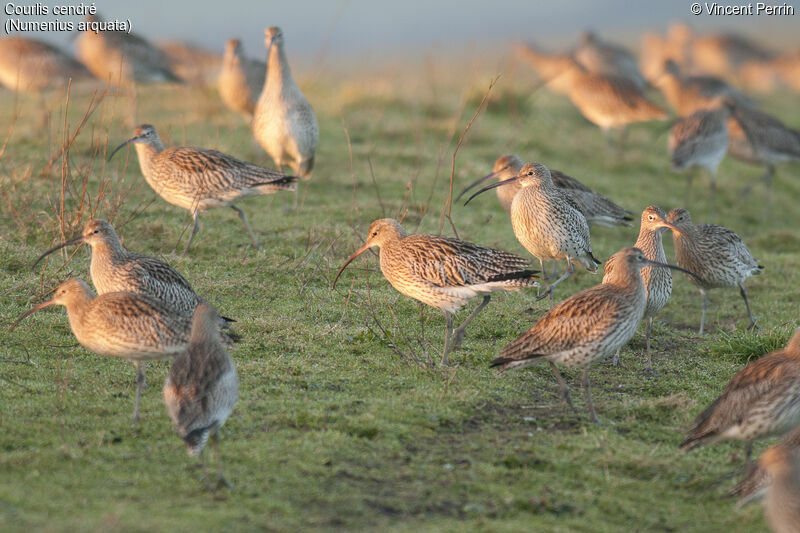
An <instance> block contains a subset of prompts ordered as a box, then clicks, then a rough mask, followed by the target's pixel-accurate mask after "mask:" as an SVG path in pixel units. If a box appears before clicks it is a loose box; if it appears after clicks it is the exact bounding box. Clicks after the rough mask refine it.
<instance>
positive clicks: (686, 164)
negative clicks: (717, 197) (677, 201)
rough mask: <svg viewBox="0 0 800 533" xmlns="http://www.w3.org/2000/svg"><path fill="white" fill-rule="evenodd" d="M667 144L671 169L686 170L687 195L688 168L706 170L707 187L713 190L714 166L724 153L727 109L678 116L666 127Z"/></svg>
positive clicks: (717, 164)
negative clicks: (707, 176)
mask: <svg viewBox="0 0 800 533" xmlns="http://www.w3.org/2000/svg"><path fill="white" fill-rule="evenodd" d="M667 147H668V148H669V159H670V166H671V168H672V170H673V171H675V172H683V171H685V170H689V172H688V173H687V175H686V177H687V187H686V188H687V195H688V192H689V189H690V187H691V182H692V178H693V176H692V171H693V170H692V167H701V168H705V169H706V170H708V172H709V173H710V174H711V189H712V190H713V189H715V183H714V180H715V176H716V175H717V169H718V168H719V164H720V163H721V162H722V159H723V158H724V157H725V154H726V153H727V152H728V111H727V108H725V107H722V108H719V109H701V110H699V111H695V112H694V113H692V114H691V115H689V116H686V117H681V118H679V119H678V120H677V121H676V122H675V124H674V125H673V126H672V129H670V132H669V138H668V140H667Z"/></svg>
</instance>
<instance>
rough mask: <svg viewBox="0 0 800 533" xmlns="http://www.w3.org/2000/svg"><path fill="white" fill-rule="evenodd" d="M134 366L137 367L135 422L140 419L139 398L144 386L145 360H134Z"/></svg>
mask: <svg viewBox="0 0 800 533" xmlns="http://www.w3.org/2000/svg"><path fill="white" fill-rule="evenodd" d="M133 366H135V367H136V401H135V402H134V404H133V423H134V424H135V423H136V422H138V421H139V400H140V399H141V398H142V389H143V388H144V382H145V377H144V370H145V362H144V361H134V362H133Z"/></svg>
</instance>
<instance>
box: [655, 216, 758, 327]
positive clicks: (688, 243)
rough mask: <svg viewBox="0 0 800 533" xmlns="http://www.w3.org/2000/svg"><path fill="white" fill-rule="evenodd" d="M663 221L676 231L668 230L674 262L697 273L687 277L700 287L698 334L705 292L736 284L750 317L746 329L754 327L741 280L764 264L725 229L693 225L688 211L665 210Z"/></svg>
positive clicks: (702, 325)
mask: <svg viewBox="0 0 800 533" xmlns="http://www.w3.org/2000/svg"><path fill="white" fill-rule="evenodd" d="M667 222H669V223H670V224H672V225H674V226H675V227H676V228H677V229H678V230H679V231H673V232H672V239H673V241H674V244H675V259H676V260H677V263H678V265H680V266H681V267H683V268H685V269H687V270H691V271H692V272H695V273H696V274H697V275H698V276H699V277H691V278H690V280H691V281H692V283H694V284H695V285H696V286H697V287H698V288H699V289H700V295H701V296H702V298H703V314H702V315H701V317H700V335H702V334H703V328H704V325H705V322H706V310H707V308H708V298H707V297H706V291H707V290H709V289H714V288H719V287H739V292H740V294H741V295H742V299H743V300H744V305H745V307H746V308H747V314H748V316H749V317H750V326H749V327H748V328H747V329H748V330H752V329H755V328H756V319H755V317H754V316H753V312H752V311H751V310H750V302H748V301H747V290H745V288H744V285H743V284H742V283H743V282H744V280H746V279H747V278H749V277H750V276H757V275H758V274H761V272H762V271H763V270H764V267H762V266H761V265H759V264H758V262H757V261H756V260H755V258H753V256H752V255H751V254H750V250H748V249H747V246H745V244H744V242H742V238H741V237H739V236H738V235H737V234H736V233H734V232H733V231H731V230H729V229H728V228H725V227H723V226H717V225H716V224H699V225H695V224H694V223H692V218H691V216H690V215H689V211H687V210H686V209H683V208H676V209H673V210H672V211H670V212H669V213H667Z"/></svg>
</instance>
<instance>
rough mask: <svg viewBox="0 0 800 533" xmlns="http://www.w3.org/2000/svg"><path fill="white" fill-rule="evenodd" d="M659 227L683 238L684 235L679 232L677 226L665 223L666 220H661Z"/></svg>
mask: <svg viewBox="0 0 800 533" xmlns="http://www.w3.org/2000/svg"><path fill="white" fill-rule="evenodd" d="M659 227H661V228H666V229H668V230H671V231H672V232H673V233H677V234H678V235H681V236H685V235H686V234H685V233H684V232H682V231H681V229H680V228H679V227H678V226H676V225H675V224H672V223H670V222H667V221H666V220H661V221H660V224H659Z"/></svg>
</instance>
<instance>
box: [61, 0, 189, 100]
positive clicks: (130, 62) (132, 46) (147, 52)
mask: <svg viewBox="0 0 800 533" xmlns="http://www.w3.org/2000/svg"><path fill="white" fill-rule="evenodd" d="M85 23H86V24H87V29H86V31H83V32H81V34H80V36H79V37H78V40H77V43H76V46H77V51H78V54H77V55H78V59H80V60H81V62H83V64H84V65H86V67H87V68H88V69H89V70H90V71H91V72H92V74H94V75H95V77H96V78H98V79H100V80H102V81H105V82H108V83H110V84H111V85H116V86H128V85H131V84H133V83H134V82H141V83H152V82H180V81H181V79H180V78H178V76H176V75H175V73H174V72H173V71H172V69H171V68H170V66H169V61H168V59H167V57H166V56H165V54H164V53H163V52H162V51H161V50H159V49H158V48H156V47H155V46H153V45H152V44H150V43H149V42H147V41H146V40H145V39H143V38H141V37H139V36H138V35H135V34H133V33H127V32H126V31H117V30H116V29H115V25H114V24H113V22H106V21H103V20H101V19H100V18H99V17H98V16H95V15H90V16H89V17H87V18H86V22H85ZM92 28H96V29H97V30H98V31H95V30H94V29H92Z"/></svg>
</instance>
